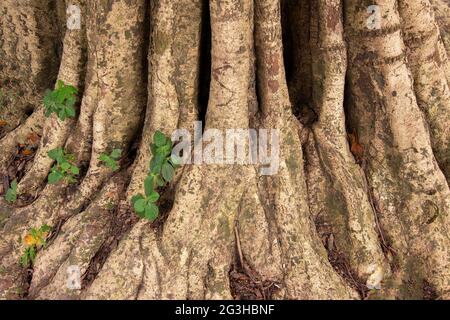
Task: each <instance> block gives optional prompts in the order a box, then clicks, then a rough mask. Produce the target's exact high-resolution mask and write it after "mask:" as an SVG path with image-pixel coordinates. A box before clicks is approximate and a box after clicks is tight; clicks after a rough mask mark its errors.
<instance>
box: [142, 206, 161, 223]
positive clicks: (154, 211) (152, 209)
mask: <svg viewBox="0 0 450 320" xmlns="http://www.w3.org/2000/svg"><path fill="white" fill-rule="evenodd" d="M158 215H159V208H158V207H157V206H156V205H155V204H153V203H149V205H148V206H147V207H145V217H146V218H147V219H148V220H150V221H155V220H156V218H158Z"/></svg>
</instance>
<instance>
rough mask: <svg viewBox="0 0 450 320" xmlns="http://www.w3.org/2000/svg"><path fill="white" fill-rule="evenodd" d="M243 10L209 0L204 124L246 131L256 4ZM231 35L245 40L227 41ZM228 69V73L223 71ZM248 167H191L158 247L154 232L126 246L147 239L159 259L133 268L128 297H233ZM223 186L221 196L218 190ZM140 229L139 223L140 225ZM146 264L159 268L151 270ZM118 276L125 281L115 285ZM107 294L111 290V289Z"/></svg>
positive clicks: (100, 283) (119, 260) (112, 266)
mask: <svg viewBox="0 0 450 320" xmlns="http://www.w3.org/2000/svg"><path fill="white" fill-rule="evenodd" d="M242 5H243V7H240V6H237V5H236V4H235V3H233V2H232V1H226V2H224V3H222V8H221V9H219V7H218V3H216V2H212V3H211V13H212V28H213V30H214V32H213V56H214V57H215V59H213V66H212V69H213V72H215V80H213V81H212V83H211V98H210V102H209V108H208V122H207V127H211V128H229V127H230V126H231V127H236V128H245V127H248V110H247V108H246V105H247V94H248V90H247V88H248V87H249V86H248V82H249V74H248V70H249V62H250V52H249V51H248V50H241V48H243V47H244V46H245V44H246V43H248V42H249V41H250V39H251V28H250V24H249V23H248V21H247V20H246V17H247V16H248V15H249V13H250V9H251V3H250V1H245V2H244V3H243V4H242ZM238 7H239V8H238ZM228 10H229V11H230V12H233V15H232V17H233V19H231V21H230V20H228V19H226V17H225V16H224V14H225V13H226V12H228ZM240 10H242V12H241V11H240ZM229 34H239V35H240V36H238V37H233V38H231V39H230V38H229V37H228V35H229ZM214 44H215V45H214ZM218 44H221V45H218ZM225 52H226V53H227V54H230V53H231V54H232V55H233V56H234V58H233V59H231V60H228V59H226V55H225ZM225 65H226V66H228V68H224V66H225ZM224 105H226V108H225V109H223V106H224ZM246 170H247V169H244V167H242V166H233V167H230V166H205V167H201V166H193V167H191V168H190V169H189V170H187V171H186V172H185V175H184V176H183V177H182V179H181V181H180V183H179V187H178V188H177V192H176V197H175V203H174V206H173V208H172V210H171V213H170V214H169V216H168V219H167V221H166V223H165V225H164V231H163V234H162V238H161V243H160V244H159V245H158V244H157V243H155V241H154V240H152V239H153V238H152V237H155V236H154V235H152V234H151V233H150V234H143V235H139V234H135V233H134V231H132V232H131V235H133V237H131V238H130V239H129V240H128V241H134V243H136V240H137V239H139V238H140V237H143V238H144V239H147V240H145V241H149V242H150V245H151V246H150V248H151V250H156V251H157V252H156V253H154V254H152V253H150V254H148V253H147V256H149V258H153V257H156V259H155V260H154V261H152V260H150V263H146V264H143V263H141V262H139V261H138V262H137V264H136V265H135V268H134V269H135V270H136V271H137V275H133V277H132V279H133V280H132V281H130V282H127V283H126V284H125V286H126V289H125V290H124V294H126V296H127V297H129V296H131V295H132V294H133V293H134V295H136V292H137V294H138V296H139V291H136V284H137V285H138V287H142V288H144V289H142V290H143V291H142V292H145V295H147V297H149V296H150V297H156V296H159V297H162V298H170V299H175V298H207V299H219V298H222V299H223V298H231V292H230V286H229V282H228V281H229V280H228V272H229V268H230V264H231V261H232V259H233V255H232V253H233V248H234V246H233V241H234V232H233V229H234V222H235V217H236V214H237V211H238V206H239V204H240V202H241V197H242V193H243V190H244V189H243V188H244V182H245V181H246V179H245V176H246V175H245V171H246ZM247 171H248V170H247ZM235 175H236V176H238V177H242V180H239V181H234V180H233V179H229V177H230V176H235ZM219 186H220V191H219V190H218V189H217V188H219ZM137 228H139V225H138V226H136V227H135V229H137ZM141 241H144V240H141ZM126 246H128V247H129V246H130V244H128V243H127V241H126V240H125V241H124V244H123V247H126ZM141 251H142V249H141ZM151 252H152V251H151ZM153 252H154V251H153ZM116 254H119V256H115V255H114V254H113V255H112V256H111V258H110V259H109V261H110V262H109V263H108V262H107V265H106V266H107V267H108V269H107V270H109V271H105V272H106V273H108V274H111V273H114V272H115V271H112V270H118V269H119V268H120V266H121V265H123V263H124V262H125V259H126V255H127V253H126V251H125V250H119V251H118V252H116ZM138 256H140V255H138ZM160 256H162V257H164V259H165V260H164V262H165V266H164V267H162V268H158V261H159V260H160V259H159V258H158V257H160ZM147 261H148V260H147ZM144 266H146V267H147V266H150V267H153V268H155V269H150V270H147V269H145V268H144ZM155 274H157V275H158V279H160V280H159V283H157V284H158V285H157V286H153V287H149V286H148V285H145V282H144V284H143V285H142V284H141V285H140V283H141V282H142V281H146V280H147V281H148V280H150V283H151V284H153V285H155V283H154V281H152V279H153V280H154V276H153V275H155ZM147 275H148V276H147ZM106 279H108V276H102V273H101V274H100V276H99V278H98V279H97V280H96V281H94V283H93V285H92V287H91V288H90V289H89V291H88V297H97V296H99V295H100V296H101V295H102V294H101V293H100V292H101V290H103V289H105V285H104V281H106ZM116 279H117V278H116ZM120 279H122V277H120V278H118V279H117V280H118V281H120ZM122 285H123V284H122ZM111 287H116V285H112V286H111ZM107 290H108V291H109V286H108V288H107ZM115 296H117V294H116V295H115Z"/></svg>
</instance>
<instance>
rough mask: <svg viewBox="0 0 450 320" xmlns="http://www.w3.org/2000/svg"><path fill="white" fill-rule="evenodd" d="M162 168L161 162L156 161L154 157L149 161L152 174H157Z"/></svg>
mask: <svg viewBox="0 0 450 320" xmlns="http://www.w3.org/2000/svg"><path fill="white" fill-rule="evenodd" d="M161 169H162V163H160V162H158V161H157V159H156V158H153V159H152V161H150V172H151V173H154V174H159V173H160V172H161Z"/></svg>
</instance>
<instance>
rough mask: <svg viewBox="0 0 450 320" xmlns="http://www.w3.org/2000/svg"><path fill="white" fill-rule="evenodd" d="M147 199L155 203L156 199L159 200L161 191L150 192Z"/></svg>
mask: <svg viewBox="0 0 450 320" xmlns="http://www.w3.org/2000/svg"><path fill="white" fill-rule="evenodd" d="M147 200H148V202H150V203H155V202H156V201H158V200H159V193H158V192H156V191H153V192H152V193H150V194H149V195H148V196H147Z"/></svg>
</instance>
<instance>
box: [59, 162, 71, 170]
mask: <svg viewBox="0 0 450 320" xmlns="http://www.w3.org/2000/svg"><path fill="white" fill-rule="evenodd" d="M70 167H71V165H70V163H68V162H63V163H61V169H63V170H64V171H67V170H69V169H70Z"/></svg>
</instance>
